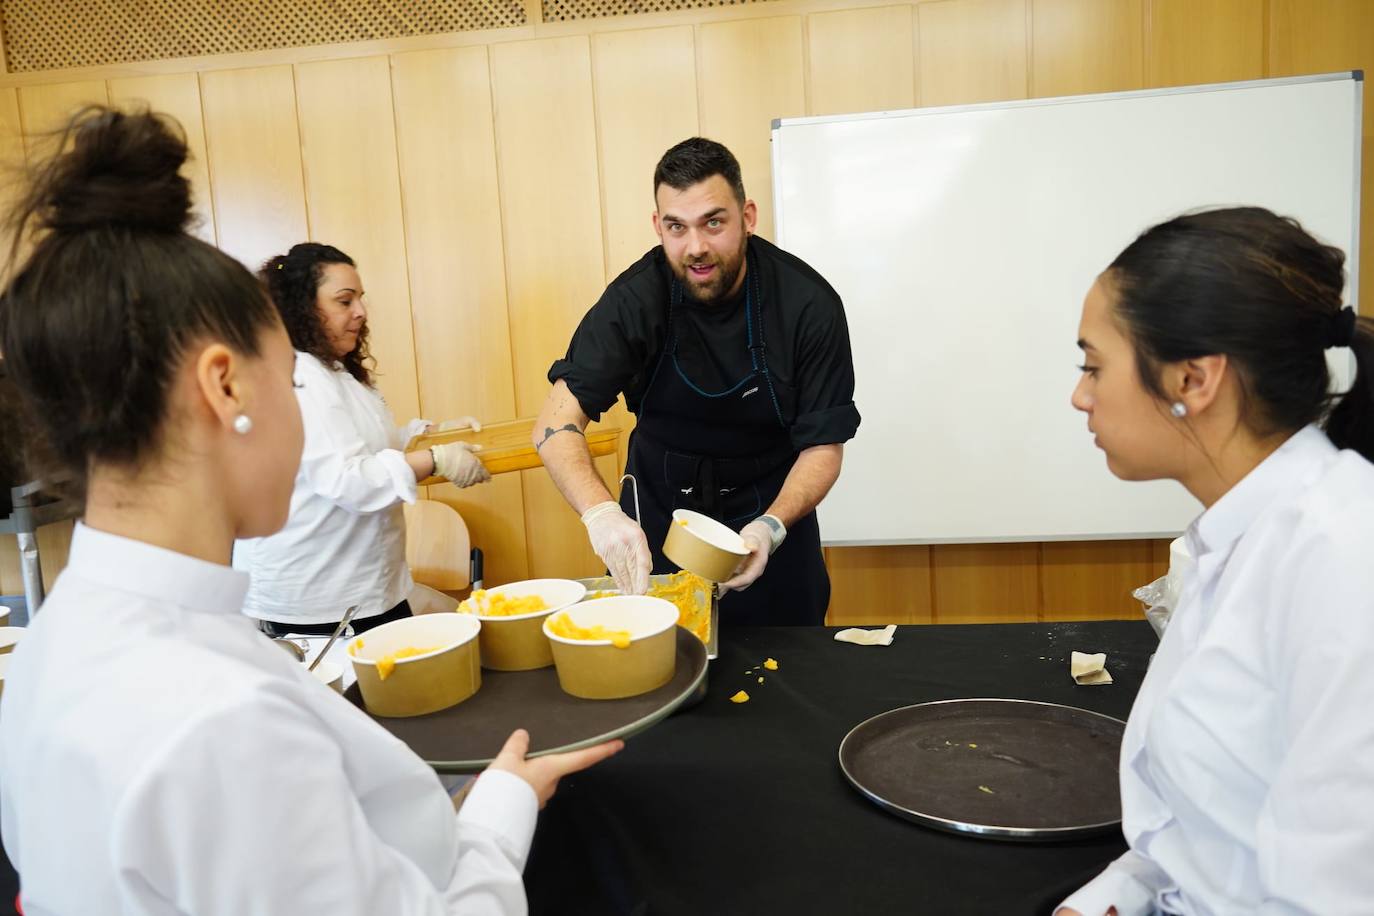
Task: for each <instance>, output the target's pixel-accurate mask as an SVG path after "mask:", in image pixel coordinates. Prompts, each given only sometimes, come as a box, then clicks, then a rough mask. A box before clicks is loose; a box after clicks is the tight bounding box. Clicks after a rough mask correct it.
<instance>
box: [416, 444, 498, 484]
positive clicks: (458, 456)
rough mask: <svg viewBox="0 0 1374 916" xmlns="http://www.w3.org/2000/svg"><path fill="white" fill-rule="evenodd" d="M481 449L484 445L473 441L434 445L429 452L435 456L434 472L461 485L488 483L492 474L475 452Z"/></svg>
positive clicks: (450, 481) (452, 482)
mask: <svg viewBox="0 0 1374 916" xmlns="http://www.w3.org/2000/svg"><path fill="white" fill-rule="evenodd" d="M481 449H482V446H480V445H474V444H473V443H471V442H450V443H448V444H447V445H436V446H433V447H432V448H430V450H429V453H430V454H431V455H433V456H434V473H435V474H437V475H439V476H440V477H443V478H444V479H445V480H447V481H448V482H449V483H451V484H454V485H456V486H459V487H470V486H472V485H473V484H475V483H486V482H487V481H488V480H491V474H489V473H488V472H487V469H486V468H485V467H483V465H482V461H481V459H479V458H478V457H477V456H476V455H474V454H473V452H478V451H481Z"/></svg>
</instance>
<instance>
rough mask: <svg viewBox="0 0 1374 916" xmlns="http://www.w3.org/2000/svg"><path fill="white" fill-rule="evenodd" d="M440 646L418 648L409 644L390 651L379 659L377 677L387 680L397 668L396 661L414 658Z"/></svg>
mask: <svg viewBox="0 0 1374 916" xmlns="http://www.w3.org/2000/svg"><path fill="white" fill-rule="evenodd" d="M439 648H441V647H440V646H430V647H429V648H428V649H417V648H415V647H414V646H407V647H406V648H404V649H397V650H396V651H395V652H388V653H387V654H386V655H383V656H382V657H381V658H379V659H377V677H379V678H380V679H382V680H386V679H387V678H389V677H391V672H393V671H395V670H396V662H398V661H400V660H401V659H403V658H414V657H415V656H417V655H428V654H429V653H430V652H433V651H434V650H436V649H439Z"/></svg>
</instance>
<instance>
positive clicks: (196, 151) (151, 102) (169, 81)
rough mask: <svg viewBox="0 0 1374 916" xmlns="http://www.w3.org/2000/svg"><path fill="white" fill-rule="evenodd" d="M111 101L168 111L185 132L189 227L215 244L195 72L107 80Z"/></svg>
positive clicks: (119, 104)
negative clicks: (191, 213) (191, 210)
mask: <svg viewBox="0 0 1374 916" xmlns="http://www.w3.org/2000/svg"><path fill="white" fill-rule="evenodd" d="M110 103H111V104H113V105H118V106H119V107H121V108H125V109H137V108H142V107H148V108H151V109H152V110H153V111H159V112H162V113H163V114H169V115H171V116H172V117H174V118H176V119H177V121H178V122H180V124H181V127H182V129H183V130H184V131H185V132H186V145H187V147H188V148H189V149H190V151H191V155H190V157H189V158H188V159H187V160H186V165H185V166H184V167H183V168H182V174H183V175H185V176H186V177H187V178H188V179H189V180H190V182H191V194H192V196H193V198H194V201H195V204H194V207H195V218H196V225H195V226H194V227H193V229H192V231H193V232H194V233H195V234H196V235H197V236H199V237H200V238H202V239H204V240H205V241H207V242H209V243H210V244H211V245H213V244H215V205H214V195H213V194H212V193H211V190H210V160H209V155H208V154H207V153H206V150H205V118H204V116H203V115H202V113H201V110H200V81H199V80H198V79H196V75H195V74H194V73H169V74H167V75H165V76H143V77H130V78H125V79H113V80H110Z"/></svg>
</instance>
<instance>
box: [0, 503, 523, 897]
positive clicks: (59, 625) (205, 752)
mask: <svg viewBox="0 0 1374 916" xmlns="http://www.w3.org/2000/svg"><path fill="white" fill-rule="evenodd" d="M247 587H248V579H247V576H245V575H244V574H242V573H239V572H235V571H234V570H232V569H229V568H228V567H225V566H219V565H216V564H213V563H207V562H204V561H201V560H196V559H192V558H190V557H187V556H184V555H182V554H178V553H173V552H170V551H167V550H163V549H160V548H157V547H152V546H150V545H147V544H143V543H141V542H138V541H132V540H128V539H125V538H120V537H116V536H114V535H110V534H106V533H103V532H99V531H95V530H93V529H89V528H86V527H85V526H83V525H78V526H77V527H76V533H75V535H74V537H73V539H72V547H71V557H70V561H69V565H68V566H67V568H66V570H65V571H64V572H63V573H62V575H61V576H60V578H59V579H58V582H57V584H56V586H55V587H54V589H53V592H52V595H51V597H50V598H49V599H48V601H47V603H45V604H44V605H43V611H42V613H41V614H39V615H38V616H37V618H36V619H35V622H34V623H33V625H32V626H31V627H30V628H29V632H28V633H27V634H26V635H25V638H24V640H23V641H22V642H21V643H20V645H19V646H18V647H17V649H16V651H15V653H14V661H13V662H12V664H11V667H10V669H9V674H8V677H7V679H6V685H5V691H4V696H3V700H2V701H0V832H2V833H3V836H4V843H5V850H6V852H7V853H8V854H9V857H10V859H11V861H12V862H13V863H14V865H15V867H16V868H17V869H18V871H19V874H20V884H21V887H22V889H23V901H24V910H25V912H26V913H27V914H28V916H48V914H53V916H56V914H61V916H78V914H79V916H95V914H102V913H118V914H124V916H132V914H140V916H141V914H150V916H151V914H157V916H163V914H166V916H172V914H191V913H193V914H196V916H219V914H223V916H245V914H250V913H289V914H292V916H311V914H327V916H351V914H356V916H378V914H392V913H394V914H405V916H411V914H440V913H460V912H461V913H463V914H469V913H478V914H487V913H524V912H525V911H526V904H525V895H524V888H523V885H522V883H521V871H522V869H523V868H524V863H525V857H526V855H527V854H528V850H529V844H530V841H531V839H532V837H533V832H534V824H535V818H536V815H537V808H538V805H537V802H536V799H535V795H534V791H533V790H532V789H531V788H530V787H529V785H527V784H526V783H525V782H524V781H522V780H521V779H519V778H518V777H516V776H514V775H512V774H510V773H505V772H499V771H488V772H486V773H484V774H483V775H482V777H481V778H480V779H479V780H478V781H477V784H476V786H475V788H474V789H473V791H472V793H471V794H470V795H469V796H468V799H467V801H466V802H465V803H464V805H463V807H462V810H461V812H460V813H458V814H456V815H455V813H454V811H453V805H452V803H451V802H450V800H449V797H448V795H447V793H446V792H445V791H444V789H443V788H442V787H441V785H440V783H439V779H438V777H437V776H436V775H435V773H434V772H433V771H432V770H431V769H430V768H429V767H428V766H426V765H425V764H424V762H423V761H421V760H420V759H419V758H418V757H416V756H415V754H414V753H412V752H411V751H410V750H409V749H408V748H407V747H406V746H405V745H404V744H402V743H401V742H400V741H398V740H397V739H395V738H393V737H392V736H391V735H390V734H388V733H387V732H386V731H384V730H383V729H382V728H380V727H379V726H378V725H377V724H376V723H375V722H373V721H372V720H371V719H369V718H368V717H367V716H366V715H365V714H363V712H362V711H360V710H359V709H357V708H356V707H354V706H353V704H352V703H349V702H348V701H347V700H345V699H343V698H342V697H340V696H339V695H338V694H337V693H335V692H334V691H332V690H330V689H329V688H328V687H327V686H325V685H324V684H321V683H319V682H318V681H316V680H315V679H314V677H313V676H312V675H310V674H308V673H307V672H306V671H305V668H304V666H302V665H301V664H299V663H298V662H296V661H294V660H293V659H292V658H291V656H289V655H288V654H287V653H285V652H283V651H282V650H281V649H279V648H277V647H276V646H273V645H272V644H271V642H270V641H268V639H267V638H266V637H264V636H263V635H262V634H261V633H260V632H258V630H257V628H256V627H255V626H254V624H253V622H252V621H250V620H249V619H248V618H247V617H244V616H243V615H242V614H241V613H240V612H239V607H240V602H241V600H242V598H243V595H244V592H245V590H246V589H247ZM494 751H495V748H493V752H494Z"/></svg>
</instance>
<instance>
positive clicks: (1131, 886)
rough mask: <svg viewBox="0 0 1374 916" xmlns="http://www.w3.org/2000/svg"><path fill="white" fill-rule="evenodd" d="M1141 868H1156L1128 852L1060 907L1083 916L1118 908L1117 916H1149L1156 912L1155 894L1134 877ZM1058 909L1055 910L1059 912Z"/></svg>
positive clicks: (1100, 913) (1137, 876)
mask: <svg viewBox="0 0 1374 916" xmlns="http://www.w3.org/2000/svg"><path fill="white" fill-rule="evenodd" d="M1141 866H1145V867H1149V868H1153V866H1152V865H1151V863H1149V862H1148V861H1146V860H1143V859H1141V858H1140V857H1139V856H1137V855H1135V854H1134V853H1131V852H1127V853H1126V854H1125V855H1123V856H1122V857H1121V858H1119V859H1117V860H1116V861H1115V862H1113V863H1112V864H1111V865H1108V866H1107V868H1106V869H1105V870H1104V871H1103V872H1102V874H1100V875H1098V876H1097V877H1096V878H1094V879H1092V880H1091V881H1089V882H1088V883H1087V884H1085V885H1083V886H1082V887H1081V888H1079V889H1078V890H1076V891H1074V892H1073V893H1072V894H1070V895H1069V898H1068V899H1067V900H1065V901H1064V902H1063V903H1061V904H1059V906H1060V907H1071V908H1072V909H1075V910H1077V911H1078V912H1080V913H1082V914H1083V916H1104V914H1105V913H1106V912H1107V910H1108V909H1109V908H1111V907H1116V912H1117V914H1118V916H1148V914H1150V913H1153V912H1154V910H1155V892H1154V890H1153V889H1152V888H1151V887H1150V886H1149V885H1148V884H1146V883H1145V882H1144V881H1142V880H1140V879H1141V878H1143V877H1145V876H1144V875H1138V874H1135V872H1137V871H1139V870H1140V867H1141ZM1058 911H1059V908H1058V907H1056V908H1055V912H1056V913H1057V912H1058Z"/></svg>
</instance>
